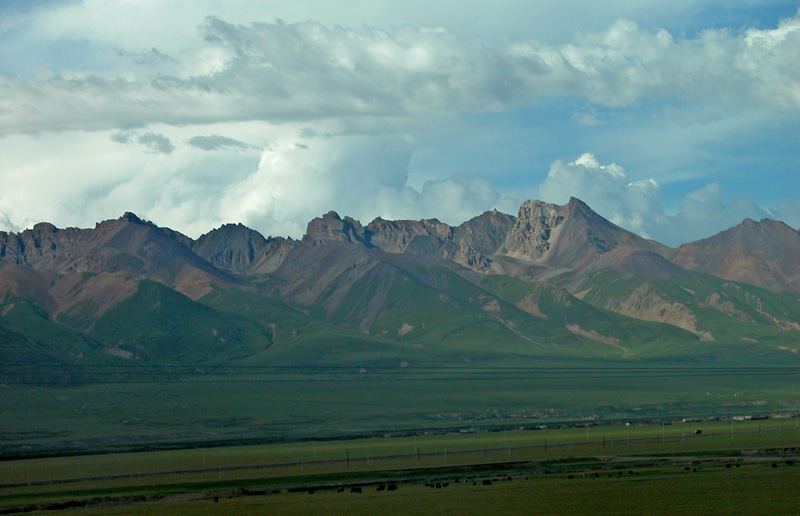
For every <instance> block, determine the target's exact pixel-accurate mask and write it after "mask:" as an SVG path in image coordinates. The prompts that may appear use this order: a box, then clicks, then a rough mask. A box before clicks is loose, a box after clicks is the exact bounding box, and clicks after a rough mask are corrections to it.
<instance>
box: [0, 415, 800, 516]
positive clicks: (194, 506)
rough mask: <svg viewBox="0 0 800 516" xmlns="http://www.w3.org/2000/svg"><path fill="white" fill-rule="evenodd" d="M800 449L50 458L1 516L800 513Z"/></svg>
mask: <svg viewBox="0 0 800 516" xmlns="http://www.w3.org/2000/svg"><path fill="white" fill-rule="evenodd" d="M696 430H701V431H702V433H701V434H699V435H698V434H695V431H696ZM798 452H800V428H798V420H797V419H796V418H776V419H765V420H751V421H736V420H726V421H692V422H678V421H674V422H670V423H669V424H663V425H659V424H648V425H644V424H641V425H640V424H634V425H624V424H619V425H599V424H597V425H595V426H582V427H579V426H573V427H569V428H550V429H545V430H536V431H520V430H517V431H499V432H490V433H476V434H462V433H455V434H439V435H419V436H407V437H395V438H370V439H358V440H352V441H344V440H338V441H312V442H297V443H284V444H273V445H259V446H234V447H218V448H196V449H183V450H170V451H157V452H138V453H121V454H97V455H85V456H71V457H50V458H39V459H25V460H15V461H4V462H0V472H2V474H0V484H2V486H0V511H2V512H5V513H13V512H14V511H21V510H32V508H36V509H39V510H41V511H43V512H45V513H48V512H52V513H57V514H83V515H86V514H193V515H203V514H217V515H225V514H433V513H435V514H516V513H525V514H578V513H581V514H585V513H586V511H594V512H596V513H600V514H707V513H709V512H710V513H714V514H796V511H797V508H798V495H800V488H798V480H800V463H797V460H798V454H799V453H798ZM487 482H488V484H487ZM12 484H13V485H12ZM389 484H394V485H395V486H397V490H396V491H389V490H387V489H385V488H386V486H388V485H389ZM437 484H438V485H439V486H440V487H436V485H437ZM354 487H357V488H359V489H360V490H361V491H362V493H361V494H355V493H351V490H352V489H353V488H354ZM312 491H313V493H312ZM215 498H216V499H217V501H214V499H215Z"/></svg>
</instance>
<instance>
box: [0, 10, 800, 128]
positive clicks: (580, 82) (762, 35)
mask: <svg viewBox="0 0 800 516" xmlns="http://www.w3.org/2000/svg"><path fill="white" fill-rule="evenodd" d="M798 49H800V16H795V17H793V18H788V19H785V20H783V21H782V22H781V23H780V24H779V25H778V26H777V27H776V28H774V29H763V30H762V29H750V30H747V31H745V32H743V33H732V32H729V31H725V30H717V29H709V30H706V31H703V32H701V33H699V34H698V35H696V36H693V37H679V38H676V37H674V36H673V35H672V34H670V33H669V32H667V31H666V30H663V29H662V30H651V29H644V28H641V27H639V26H638V25H636V24H635V23H633V22H629V21H624V20H622V21H618V22H616V23H614V24H613V25H611V27H609V28H608V29H607V30H606V31H604V32H601V33H596V34H588V35H584V36H581V37H580V38H579V39H577V40H576V41H575V42H573V43H570V44H564V45H547V44H542V43H539V42H536V41H530V40H517V41H512V42H510V43H502V44H500V43H496V44H486V43H484V42H481V41H478V40H476V39H471V38H464V37H459V36H457V35H455V34H454V33H452V32H449V31H447V30H444V29H441V28H438V29H429V28H412V27H409V26H405V27H401V28H397V29H391V30H379V29H373V28H367V27H364V28H361V29H358V30H355V29H348V28H344V27H341V26H337V27H333V28H331V27H326V26H324V25H321V24H319V23H313V22H306V23H299V24H291V25H287V24H284V23H282V22H276V23H253V24H250V25H235V24H231V23H228V22H226V21H223V20H222V19H219V18H213V17H212V18H208V19H207V21H206V23H205V24H204V25H203V27H202V34H201V38H199V40H198V41H196V42H195V46H194V47H193V48H192V49H191V51H188V50H187V52H186V53H184V54H182V55H176V56H173V58H174V59H175V61H176V63H175V65H174V66H172V67H171V69H169V70H168V71H164V70H163V69H162V68H158V69H152V70H150V71H149V72H148V68H147V66H148V65H147V63H148V62H149V61H147V60H144V61H143V63H142V64H141V67H143V68H141V71H140V72H136V73H132V74H131V73H126V74H118V73H114V72H113V67H112V71H111V72H106V71H103V72H101V71H97V72H80V73H77V72H70V73H66V72H65V73H60V74H53V75H51V76H49V77H45V78H35V79H26V78H23V77H21V76H17V75H8V74H7V75H3V76H2V77H0V134H9V133H22V132H37V131H45V130H65V129H80V130H97V129H114V128H116V127H121V126H129V127H130V126H146V125H148V124H154V123H165V124H176V125H181V124H190V123H200V124H202V123H212V122H224V121H235V120H265V121H270V122H282V121H287V120H299V119H307V120H308V119H317V120H322V119H327V118H331V117H359V116H372V117H375V116H378V117H400V118H403V117H412V116H415V115H419V114H420V113H431V112H433V113H454V112H469V111H492V110H497V109H503V108H507V107H514V106H521V105H526V104H530V103H532V102H535V101H537V100H539V99H541V98H544V97H548V98H552V97H564V96H569V97H577V98H581V99H586V100H588V101H589V102H591V103H595V104H597V105H604V106H614V107H620V106H629V105H632V104H635V103H637V102H639V101H641V100H642V99H662V100H682V101H696V100H704V101H710V102H722V103H728V104H731V105H737V106H743V105H760V106H765V107H769V108H771V109H783V110H791V111H797V110H798V109H800V69H798V67H796V66H794V64H795V61H796V56H797V52H798ZM182 56H183V57H182ZM181 59H183V60H181ZM198 62H199V64H197V63H198ZM586 121H587V122H591V120H589V119H587V120H586Z"/></svg>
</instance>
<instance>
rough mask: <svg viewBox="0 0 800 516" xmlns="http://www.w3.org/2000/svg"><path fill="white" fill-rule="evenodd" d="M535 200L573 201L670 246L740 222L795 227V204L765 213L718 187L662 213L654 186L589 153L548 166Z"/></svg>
mask: <svg viewBox="0 0 800 516" xmlns="http://www.w3.org/2000/svg"><path fill="white" fill-rule="evenodd" d="M539 195H540V196H541V198H542V200H545V201H549V202H554V203H560V204H563V203H565V202H567V200H568V199H569V197H578V198H580V199H581V200H583V201H585V202H586V203H587V204H588V205H589V206H590V207H592V208H593V209H594V210H595V211H597V212H598V213H599V214H600V215H602V216H604V217H606V218H607V219H609V220H610V221H612V222H614V223H615V224H617V225H619V226H622V227H624V228H626V229H628V230H631V231H633V232H635V233H638V234H640V235H642V236H644V237H646V238H652V239H655V240H658V241H660V242H662V243H665V244H667V245H673V246H674V245H679V244H683V243H686V242H691V241H694V240H698V239H701V238H705V237H708V236H710V235H712V234H714V233H717V232H719V231H723V230H725V229H728V228H729V227H731V226H735V225H736V224H739V223H740V222H741V221H742V220H743V219H745V218H751V219H754V220H759V219H762V218H776V219H779V220H784V221H786V222H787V223H789V224H790V225H794V226H796V225H797V224H798V223H800V205H798V204H797V203H795V202H793V201H789V200H785V201H782V202H781V203H779V204H778V205H777V206H776V207H775V208H772V209H766V208H762V207H761V206H759V204H758V203H756V202H755V201H754V200H752V199H746V198H738V199H734V200H731V201H725V199H724V196H723V188H722V185H721V184H720V183H719V182H712V183H710V184H708V185H706V186H705V187H703V188H701V189H699V190H696V191H694V192H691V193H689V194H688V195H687V196H686V197H685V198H684V200H683V203H682V205H681V207H680V209H679V210H678V211H677V212H676V213H666V212H665V211H664V208H663V206H662V204H663V201H662V197H663V195H662V191H661V186H660V185H659V184H658V182H657V181H655V180H654V179H647V180H642V181H634V182H630V181H629V180H628V175H627V173H626V172H625V170H624V169H623V168H622V167H621V166H619V165H617V164H615V163H611V164H609V165H601V164H600V163H599V161H598V160H597V158H596V157H595V156H594V155H592V154H589V153H587V154H583V155H582V156H580V157H579V158H578V159H576V160H575V161H572V162H569V163H564V162H562V161H561V160H556V161H555V162H553V164H552V165H551V166H550V171H549V172H548V175H547V178H546V179H545V180H544V182H542V183H541V185H540V186H539Z"/></svg>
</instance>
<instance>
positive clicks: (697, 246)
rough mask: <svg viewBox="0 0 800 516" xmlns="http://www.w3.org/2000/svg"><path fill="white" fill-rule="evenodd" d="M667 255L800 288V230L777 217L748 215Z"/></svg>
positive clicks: (774, 285) (710, 270)
mask: <svg viewBox="0 0 800 516" xmlns="http://www.w3.org/2000/svg"><path fill="white" fill-rule="evenodd" d="M667 257H668V258H669V259H670V260H671V261H672V262H674V263H676V264H677V265H680V266H681V267H683V268H685V269H690V270H695V271H699V272H705V273H707V274H713V275H715V276H719V277H721V278H725V279H729V280H733V281H741V282H742V283H749V284H751V285H757V286H759V287H764V288H768V289H770V290H773V291H776V292H780V291H782V290H786V289H789V290H792V291H794V292H800V232H798V231H797V230H795V229H792V228H791V227H789V226H787V225H786V224H784V223H783V222H780V221H777V220H771V219H762V220H760V221H755V220H752V219H744V220H743V221H742V222H741V223H740V224H739V225H737V226H734V227H732V228H730V229H727V230H725V231H722V232H721V233H717V234H716V235H714V236H712V237H709V238H705V239H703V240H698V241H697V242H691V243H689V244H684V245H682V246H680V247H678V248H677V249H674V250H672V251H671V252H670V253H669V254H668V255H667Z"/></svg>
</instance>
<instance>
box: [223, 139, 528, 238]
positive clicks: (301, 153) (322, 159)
mask: <svg viewBox="0 0 800 516" xmlns="http://www.w3.org/2000/svg"><path fill="white" fill-rule="evenodd" d="M303 133H304V134H312V133H309V132H308V131H304V132H303ZM410 157H411V147H410V143H409V141H408V140H407V139H406V138H403V137H398V136H363V135H362V136H358V135H345V136H328V137H311V138H302V137H301V138H299V139H297V138H282V139H277V140H275V141H274V142H273V143H272V144H271V145H270V146H269V148H267V149H265V150H264V151H263V152H262V154H261V161H260V163H259V165H258V170H256V171H254V172H253V173H252V174H251V175H250V176H249V177H248V178H247V179H245V180H243V181H241V182H239V183H237V184H235V185H231V186H230V188H228V189H227V191H226V195H225V196H224V197H223V199H222V201H221V218H222V219H225V220H237V221H243V222H244V223H245V224H248V225H251V226H252V227H255V228H256V229H259V230H261V231H265V232H266V233H267V234H273V235H289V236H294V237H299V236H302V235H303V233H304V231H305V228H306V224H307V222H308V221H309V220H311V219H312V218H314V217H317V216H319V215H321V214H322V213H324V212H326V211H328V210H335V211H337V212H338V213H339V214H340V215H343V216H344V215H349V216H352V217H354V218H357V219H359V220H361V221H362V222H364V223H365V224H366V223H367V222H369V221H370V220H372V219H373V218H375V217H377V216H379V215H380V216H382V217H384V218H391V219H418V218H439V219H440V220H442V221H443V222H448V223H452V224H458V223H460V222H463V221H464V220H466V219H468V218H470V217H472V216H474V215H477V214H478V213H481V212H483V211H486V210H490V209H492V208H495V207H497V208H499V209H503V210H507V211H511V212H514V211H516V210H517V208H518V207H519V203H520V202H521V200H522V199H521V197H514V196H513V195H514V194H509V195H501V194H500V193H498V192H497V191H496V190H495V188H494V187H493V186H492V184H491V183H490V182H489V181H488V180H486V179H483V178H475V177H466V176H455V177H451V178H448V179H444V180H440V181H427V182H426V183H425V184H424V186H423V187H422V189H421V190H416V189H414V188H412V187H410V186H408V185H407V184H406V183H407V180H408V171H407V167H408V162H409V159H410ZM511 199H513V200H511Z"/></svg>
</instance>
